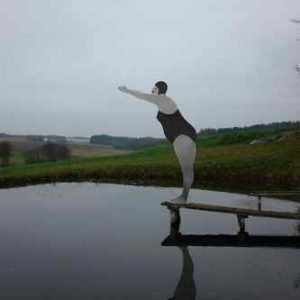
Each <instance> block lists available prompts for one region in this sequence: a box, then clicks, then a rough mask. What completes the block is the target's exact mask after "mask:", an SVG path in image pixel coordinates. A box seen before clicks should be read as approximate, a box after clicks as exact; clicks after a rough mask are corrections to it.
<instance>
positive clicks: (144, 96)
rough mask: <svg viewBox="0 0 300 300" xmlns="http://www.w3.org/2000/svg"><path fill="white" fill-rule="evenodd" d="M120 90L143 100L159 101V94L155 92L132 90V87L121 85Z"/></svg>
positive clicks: (155, 102)
mask: <svg viewBox="0 0 300 300" xmlns="http://www.w3.org/2000/svg"><path fill="white" fill-rule="evenodd" d="M119 90H120V91H121V92H124V93H127V94H129V95H132V96H134V97H136V98H138V99H142V100H145V101H148V102H151V103H154V104H157V102H158V99H157V95H155V94H146V93H143V92H140V91H136V90H131V89H128V88H127V87H126V86H119Z"/></svg>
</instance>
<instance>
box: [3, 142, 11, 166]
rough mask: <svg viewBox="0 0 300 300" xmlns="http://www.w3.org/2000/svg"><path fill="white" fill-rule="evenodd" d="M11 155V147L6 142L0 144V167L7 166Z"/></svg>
mask: <svg viewBox="0 0 300 300" xmlns="http://www.w3.org/2000/svg"><path fill="white" fill-rule="evenodd" d="M11 153H12V145H11V143H10V142H8V141H4V142H0V158H1V166H2V167H5V166H8V165H9V157H10V155H11Z"/></svg>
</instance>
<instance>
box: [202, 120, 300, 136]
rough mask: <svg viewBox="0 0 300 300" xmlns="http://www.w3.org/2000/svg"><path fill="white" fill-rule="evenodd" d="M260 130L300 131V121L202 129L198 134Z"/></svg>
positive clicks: (208, 134) (207, 134)
mask: <svg viewBox="0 0 300 300" xmlns="http://www.w3.org/2000/svg"><path fill="white" fill-rule="evenodd" d="M259 130H264V131H265V130H274V131H286V130H300V121H295V122H292V121H289V122H274V123H269V124H256V125H252V126H245V127H228V128H218V129H214V128H205V129H201V130H200V131H199V133H198V135H199V136H210V135H218V134H225V133H235V132H247V131H259Z"/></svg>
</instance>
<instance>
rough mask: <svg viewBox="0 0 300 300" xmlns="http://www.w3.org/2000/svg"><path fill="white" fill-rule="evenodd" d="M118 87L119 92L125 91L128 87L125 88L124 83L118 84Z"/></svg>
mask: <svg viewBox="0 0 300 300" xmlns="http://www.w3.org/2000/svg"><path fill="white" fill-rule="evenodd" d="M118 89H119V90H120V91H121V92H127V91H128V88H127V87H126V86H125V85H121V86H119V87H118Z"/></svg>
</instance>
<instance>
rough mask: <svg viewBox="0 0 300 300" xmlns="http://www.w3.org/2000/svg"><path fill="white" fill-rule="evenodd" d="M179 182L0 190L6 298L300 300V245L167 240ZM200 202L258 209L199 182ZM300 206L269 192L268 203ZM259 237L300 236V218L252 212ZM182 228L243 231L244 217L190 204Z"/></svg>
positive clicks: (0, 268)
mask: <svg viewBox="0 0 300 300" xmlns="http://www.w3.org/2000/svg"><path fill="white" fill-rule="evenodd" d="M180 191H181V190H180V189H179V188H171V187H170V188H169V187H142V186H129V185H118V184H108V183H105V184H104V183H100V184H95V183H59V184H54V185H52V184H47V185H36V186H28V187H22V188H12V189H5V190H0V239H1V244H0V245H1V248H0V249H1V250H0V299H4V300H11V299H22V300H24V299H31V300H35V299H39V300H41V299H49V300H52V299H55V300H59V299H64V300H65V299H73V300H76V299H86V300H88V299H171V298H172V299H285V300H287V299H300V251H299V249H296V248H289V247H285V248H281V247H277V248H276V247H256V246H252V247H234V246H226V247H217V246H210V245H207V246H205V247H204V246H181V247H179V246H176V245H175V246H162V242H163V240H164V239H165V238H166V237H167V236H168V235H169V232H170V218H169V211H168V209H166V208H165V207H162V206H161V205H160V203H161V202H163V201H165V200H168V199H171V198H174V197H175V196H177V195H178V194H179V192H180ZM189 201H190V202H201V203H210V204H220V205H232V206H239V207H251V208H256V207H257V199H256V198H255V197H250V196H247V195H242V194H234V193H225V192H216V191H204V190H196V189H193V190H191V192H190V199H189ZM299 207H300V203H295V202H289V201H282V200H276V199H270V198H268V199H267V198H263V199H262V208H263V209H270V210H271V209H276V210H282V211H297V210H298V209H299ZM246 223H247V225H246V227H247V228H246V229H247V231H248V232H249V234H250V235H284V236H296V235H299V224H298V223H299V222H297V221H294V220H284V219H270V218H258V217H250V218H248V219H247V221H246ZM180 231H181V233H182V234H194V235H206V234H210V235H217V234H220V233H222V234H232V235H235V234H236V233H237V231H238V225H237V220H236V217H235V216H234V215H231V214H223V213H214V212H202V211H193V210H183V209H182V212H181V228H180Z"/></svg>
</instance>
